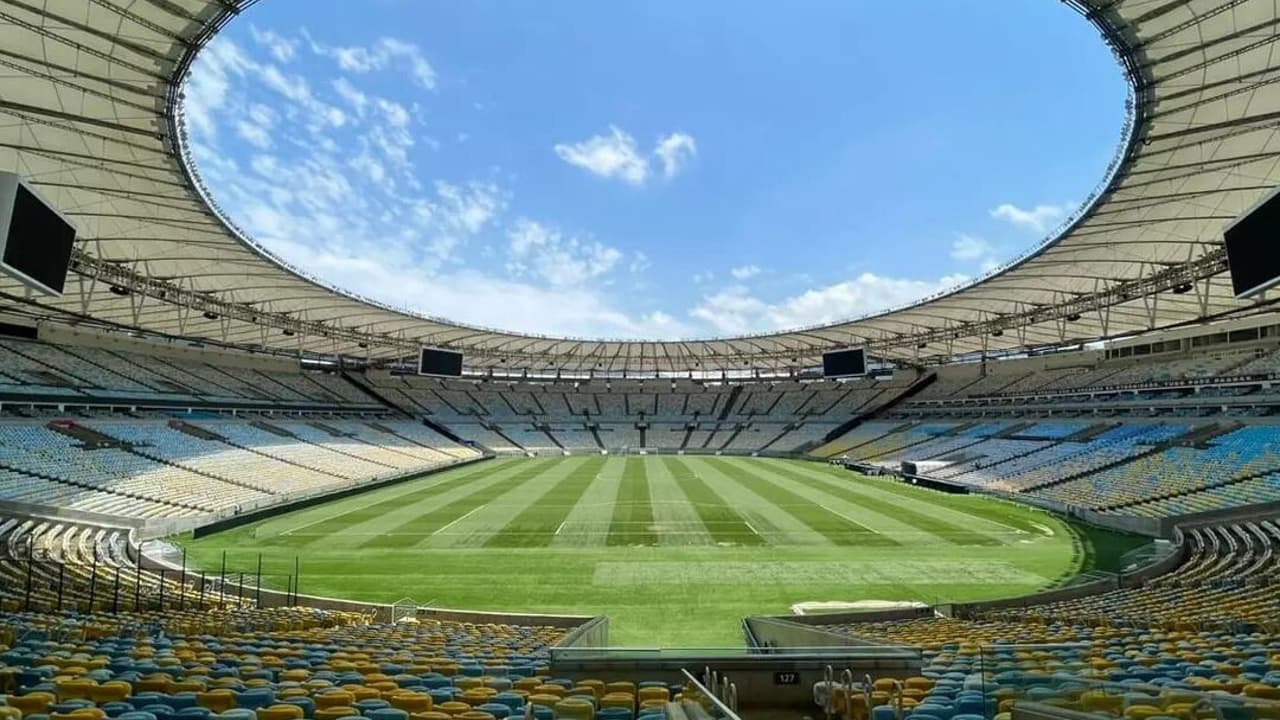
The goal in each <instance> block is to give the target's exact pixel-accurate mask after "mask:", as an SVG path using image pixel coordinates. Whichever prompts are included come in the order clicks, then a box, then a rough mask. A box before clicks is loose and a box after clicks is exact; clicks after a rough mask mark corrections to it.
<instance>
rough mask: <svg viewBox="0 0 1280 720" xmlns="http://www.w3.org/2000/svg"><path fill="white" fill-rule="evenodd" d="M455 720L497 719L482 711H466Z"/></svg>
mask: <svg viewBox="0 0 1280 720" xmlns="http://www.w3.org/2000/svg"><path fill="white" fill-rule="evenodd" d="M457 720H497V718H495V717H494V716H493V715H491V714H490V713H487V712H485V711H483V710H468V711H466V712H464V713H462V714H461V715H458V716H457Z"/></svg>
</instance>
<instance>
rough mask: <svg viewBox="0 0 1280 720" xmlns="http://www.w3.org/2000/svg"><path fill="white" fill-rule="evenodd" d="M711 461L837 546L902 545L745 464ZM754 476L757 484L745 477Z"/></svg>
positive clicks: (729, 476)
mask: <svg viewBox="0 0 1280 720" xmlns="http://www.w3.org/2000/svg"><path fill="white" fill-rule="evenodd" d="M707 462H708V463H709V464H710V465H712V466H713V467H715V468H716V469H718V470H719V471H720V472H721V473H723V474H724V475H725V477H728V478H731V479H732V480H733V481H734V482H736V483H738V484H740V485H742V486H743V487H744V488H747V489H748V490H750V491H751V492H753V493H755V494H756V495H759V496H760V497H762V498H764V499H765V500H768V501H769V502H771V503H773V504H774V505H776V506H777V507H778V508H779V509H781V510H783V511H784V512H786V513H787V514H788V515H791V516H792V517H794V518H795V519H796V520H799V521H800V522H801V523H803V524H804V525H805V526H807V527H808V528H809V529H811V530H813V531H814V532H816V533H818V534H819V535H822V536H823V537H825V538H827V539H828V540H830V541H831V542H833V543H835V544H836V545H879V546H888V545H898V544H899V543H898V541H897V540H894V539H893V538H891V537H888V536H886V535H881V534H880V533H878V532H876V531H874V530H872V529H870V528H868V527H866V526H865V525H860V524H859V523H857V522H856V521H854V520H851V519H849V518H847V517H845V516H843V515H841V514H839V513H836V512H832V511H831V510H829V509H827V508H825V507H822V506H820V505H816V504H814V503H813V502H812V501H810V500H808V499H807V498H805V497H804V496H802V495H797V494H796V493H794V492H792V491H790V490H788V489H786V488H784V487H782V486H781V485H779V484H777V483H775V482H773V480H771V479H769V478H768V477H767V476H766V475H763V474H756V473H754V472H752V471H751V470H749V469H748V468H754V467H755V466H754V465H744V464H741V463H736V462H730V461H728V460H725V459H723V458H707ZM744 475H750V476H751V477H752V478H753V481H751V482H748V481H747V480H746V479H745V478H744V477H743V476H744Z"/></svg>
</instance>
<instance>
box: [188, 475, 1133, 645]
mask: <svg viewBox="0 0 1280 720" xmlns="http://www.w3.org/2000/svg"><path fill="white" fill-rule="evenodd" d="M182 542H183V544H185V545H186V547H187V548H188V550H189V555H190V558H191V562H192V563H193V564H195V565H198V566H200V567H202V568H204V569H206V570H212V571H215V572H216V571H217V570H218V568H219V564H220V563H221V558H222V552H223V551H225V552H226V554H227V564H228V567H229V568H230V569H231V571H232V572H240V571H243V572H246V573H251V572H252V571H253V569H254V567H255V564H256V562H257V555H258V553H259V552H261V553H263V555H264V567H265V578H266V582H267V584H270V585H278V586H280V587H283V586H284V583H285V582H286V580H285V578H284V574H285V573H288V572H292V568H293V562H294V557H295V556H297V557H300V558H301V560H300V561H301V567H302V572H301V576H302V581H301V591H302V592H303V593H309V594H317V595H329V596H335V597H345V598H352V599H359V600H370V601H382V602H393V601H396V600H398V599H400V598H402V597H406V596H407V597H411V598H413V599H415V600H416V601H418V602H419V603H422V604H427V603H429V604H431V605H435V606H442V607H454V608H468V609H476V610H511V611H530V612H550V613H558V612H564V613H581V614H606V615H608V616H609V617H610V626H611V639H612V641H613V643H614V644H616V645H643V646H672V645H684V646H694V645H703V646H710V645H739V644H741V642H742V637H741V633H740V630H739V619H740V618H741V617H743V616H744V615H751V614H780V613H787V612H789V611H790V610H789V608H790V606H791V605H792V604H793V603H799V602H806V601H832V600H835V601H851V600H870V599H874V600H920V601H924V602H928V603H935V602H950V601H964V600H976V599H984V598H994V597H1004V596H1009V595H1017V594H1024V593H1028V592H1032V591H1034V590H1037V589H1040V588H1043V587H1046V586H1049V585H1052V584H1054V583H1056V582H1059V581H1060V580H1062V579H1064V578H1065V577H1068V576H1071V575H1073V574H1075V573H1076V572H1078V571H1080V570H1081V569H1084V568H1083V566H1084V565H1086V564H1088V563H1089V562H1090V559H1091V558H1093V557H1096V556H1097V555H1098V554H1099V552H1098V551H1095V550H1094V549H1093V541H1092V539H1091V537H1090V536H1089V535H1088V534H1086V533H1081V532H1078V531H1077V530H1076V529H1075V528H1072V527H1071V526H1069V525H1068V524H1067V523H1065V522H1063V521H1062V520H1060V519H1058V518H1056V517H1054V516H1053V515H1050V514H1047V513H1043V512H1040V511H1038V510H1034V509H1030V508H1025V507H1022V506H1018V505H1014V504H1011V503H1006V502H1001V501H997V500H992V499H988V498H983V497H978V496H956V495H944V494H941V493H937V492H933V491H929V490H921V489H917V488H914V487H909V486H907V485H904V484H902V483H899V482H896V481H892V480H885V479H878V478H867V477H862V476H860V475H857V474H854V473H851V472H849V471H846V470H843V469H839V468H833V467H829V466H827V465H823V464H818V463H810V462H803V461H795V460H777V459H763V458H741V457H735V458H729V457H725V458H717V457H693V456H685V457H677V456H663V457H655V456H648V457H639V456H631V457H608V458H606V457H599V456H582V457H569V458H536V459H524V458H520V459H500V460H493V461H488V462H482V463H478V464H475V465H470V466H466V467H462V468H458V469H455V470H451V471H447V472H442V473H438V474H435V475H430V476H427V477H423V478H419V479H416V480H412V481H409V482H406V483H403V484H398V485H394V486H391V487H386V488H383V489H380V490H375V491H371V492H369V493H365V494H362V495H358V496H354V497H349V498H344V499H341V500H336V501H333V502H330V503H326V504H322V505H318V506H315V507H311V508H307V509H304V510H298V511H295V512H291V513H288V514H285V515H280V516H277V517H274V518H271V519H268V520H264V521H261V522H257V523H254V524H251V525H246V526H243V527H240V528H236V529H233V530H229V531H225V532H222V533H218V534H216V535H212V536H208V537H205V538H201V539H199V540H183V541H182ZM1122 544H1123V543H1122ZM1115 552H1118V550H1117V549H1116V548H1114V547H1112V548H1108V549H1105V550H1103V551H1102V553H1101V554H1107V555H1110V554H1114V553H1115Z"/></svg>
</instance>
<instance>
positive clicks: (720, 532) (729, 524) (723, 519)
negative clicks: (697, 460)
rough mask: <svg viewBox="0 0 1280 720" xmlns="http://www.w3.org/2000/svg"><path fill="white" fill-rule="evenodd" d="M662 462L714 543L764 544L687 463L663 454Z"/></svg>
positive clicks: (731, 507)
mask: <svg viewBox="0 0 1280 720" xmlns="http://www.w3.org/2000/svg"><path fill="white" fill-rule="evenodd" d="M660 459H661V461H662V464H663V465H665V466H666V467H667V471H668V472H670V473H671V476H672V477H674V478H675V480H676V482H677V483H678V484H679V485H680V489H682V490H684V494H685V497H687V498H689V502H690V503H692V504H693V509H694V511H695V512H697V513H698V519H699V520H701V521H702V524H703V526H705V527H706V528H707V533H708V534H709V535H710V536H711V539H712V540H714V541H716V542H717V543H723V544H732V545H764V544H765V543H764V538H762V537H760V536H759V535H757V534H756V532H755V531H754V530H752V529H751V526H750V525H748V524H747V521H746V520H743V519H742V516H741V515H739V514H738V511H737V510H734V509H733V506H732V505H730V504H729V503H727V502H725V501H724V498H722V497H720V496H719V495H718V494H716V491H715V490H712V489H711V487H710V486H709V485H707V483H706V481H704V480H703V479H702V478H700V477H698V475H697V473H695V472H694V471H693V470H692V469H691V468H690V467H689V466H688V465H685V464H684V462H683V461H681V460H676V459H675V458H670V457H662V458H660Z"/></svg>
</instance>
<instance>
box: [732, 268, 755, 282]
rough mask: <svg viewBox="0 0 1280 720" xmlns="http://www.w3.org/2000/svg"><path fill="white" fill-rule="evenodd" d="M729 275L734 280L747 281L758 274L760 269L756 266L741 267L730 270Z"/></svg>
mask: <svg viewBox="0 0 1280 720" xmlns="http://www.w3.org/2000/svg"><path fill="white" fill-rule="evenodd" d="M729 274H730V275H732V276H733V277H734V279H735V280H749V279H751V278H753V277H755V276H756V275H759V274H760V268H759V267H758V266H756V265H742V266H740V267H736V268H733V269H732V270H730V271H729Z"/></svg>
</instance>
